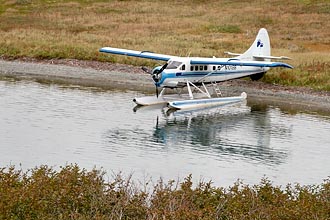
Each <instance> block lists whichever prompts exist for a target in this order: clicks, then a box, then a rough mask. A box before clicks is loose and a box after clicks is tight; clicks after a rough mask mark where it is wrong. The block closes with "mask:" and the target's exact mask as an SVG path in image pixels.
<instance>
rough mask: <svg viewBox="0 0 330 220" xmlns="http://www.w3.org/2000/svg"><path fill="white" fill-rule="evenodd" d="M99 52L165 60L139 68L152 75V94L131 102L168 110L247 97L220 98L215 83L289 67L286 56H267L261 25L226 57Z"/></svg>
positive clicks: (267, 43)
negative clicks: (239, 50)
mask: <svg viewBox="0 0 330 220" xmlns="http://www.w3.org/2000/svg"><path fill="white" fill-rule="evenodd" d="M99 51H100V52H103V53H110V54H115V55H124V56H131V57H139V58H145V59H152V60H157V61H163V62H165V64H163V65H160V66H156V67H155V68H154V69H152V70H149V69H148V68H146V67H142V69H143V70H144V71H145V72H147V73H148V74H150V75H151V77H152V80H153V83H154V85H155V87H156V96H147V97H139V98H134V99H133V101H134V102H135V103H136V104H138V105H141V106H148V105H156V104H167V106H168V107H169V108H170V109H192V108H204V107H211V106H217V105H223V104H228V103H235V102H240V101H242V100H245V99H246V98H247V95H246V93H245V92H242V94H241V95H240V96H233V97H222V95H221V90H220V89H219V86H218V84H219V83H221V82H224V81H227V80H233V79H238V78H243V77H250V78H251V79H252V80H259V79H261V78H262V77H263V76H264V74H265V73H266V72H267V71H268V70H269V69H270V68H274V67H284V68H291V69H292V68H293V67H292V66H291V65H289V64H287V63H284V62H279V60H288V59H290V58H289V57H286V56H271V47H270V40H269V36H268V32H267V30H266V29H265V28H261V29H260V30H259V32H258V34H257V36H256V38H255V40H254V42H253V44H252V45H251V46H250V48H249V49H248V50H247V51H246V52H244V53H242V54H238V53H232V52H225V54H227V55H229V56H230V58H217V57H214V56H213V57H211V58H208V57H189V56H188V57H182V56H173V55H166V54H159V53H153V52H150V51H136V50H128V49H121V48H114V47H103V48H101V49H100V50H99ZM210 86H211V89H210ZM183 88H187V94H186V93H185V94H183V93H182V91H183ZM168 89H171V90H175V91H176V93H174V94H173V92H172V94H167V92H165V90H168ZM159 90H161V91H160V92H159Z"/></svg>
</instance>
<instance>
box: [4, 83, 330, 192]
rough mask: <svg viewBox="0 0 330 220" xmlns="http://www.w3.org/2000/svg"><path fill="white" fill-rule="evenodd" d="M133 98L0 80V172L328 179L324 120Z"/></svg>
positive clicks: (328, 120)
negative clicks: (158, 104)
mask: <svg viewBox="0 0 330 220" xmlns="http://www.w3.org/2000/svg"><path fill="white" fill-rule="evenodd" d="M136 95H141V94H138V93H137V92H122V91H99V90H96V89H92V88H87V89H81V88H64V87H61V86H57V85H41V84H38V83H33V82H24V81H21V82H8V81H0V166H1V167H4V166H8V165H15V166H21V167H22V168H24V169H28V168H33V167H35V166H40V165H42V164H46V165H49V166H54V167H55V168H58V167H60V166H63V165H65V164H70V163H77V164H78V165H79V166H80V167H82V168H87V169H91V168H93V167H96V168H101V167H102V168H103V169H104V170H105V171H107V172H108V173H112V172H114V173H118V172H119V171H122V172H123V173H124V174H126V175H128V174H131V173H133V177H135V178H136V179H139V180H143V179H145V178H152V179H153V180H158V179H159V178H160V177H162V178H164V179H166V180H167V179H175V180H176V179H178V178H180V179H183V178H184V177H186V176H187V175H188V174H190V173H191V174H193V177H194V179H195V180H196V181H197V180H199V179H204V180H206V181H208V180H212V181H213V182H214V183H215V185H217V186H227V185H231V184H232V183H234V182H235V181H236V180H237V179H241V180H243V181H244V183H249V184H254V183H259V182H260V179H261V178H262V177H264V176H266V177H268V178H269V179H271V180H272V181H273V182H274V183H275V184H279V185H286V184H287V183H289V182H290V183H294V182H299V183H301V184H315V183H316V184H318V183H321V182H322V180H323V179H325V178H327V177H328V176H330V158H329V156H330V135H329V133H330V117H329V116H324V115H323V116H321V115H317V114H315V113H308V112H305V113H302V112H299V111H298V112H295V113H290V112H288V111H286V110H285V109H281V108H279V107H277V106H269V105H267V104H264V103H253V104H252V103H249V102H248V103H242V104H238V105H231V106H224V107H221V108H216V109H207V110H203V111H192V112H181V111H177V112H172V113H169V112H167V111H166V109H162V108H150V107H149V108H139V109H135V108H134V107H135V104H134V103H133V102H132V98H133V97H134V96H136Z"/></svg>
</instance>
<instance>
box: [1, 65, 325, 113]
mask: <svg viewBox="0 0 330 220" xmlns="http://www.w3.org/2000/svg"><path fill="white" fill-rule="evenodd" d="M0 76H1V77H10V78H17V79H26V80H35V81H38V82H45V83H61V84H73V85H81V86H91V87H100V88H103V89H124V90H136V91H141V92H145V93H150V92H154V85H153V84H152V82H151V78H150V76H149V75H148V74H145V73H144V72H143V71H142V70H141V68H139V67H136V66H130V65H122V64H112V63H103V62H95V61H80V60H67V59H66V60H34V59H21V60H12V61H8V60H3V59H0ZM221 90H222V92H223V93H224V94H225V95H232V94H236V95H237V94H240V93H241V92H243V91H245V92H246V93H247V94H248V100H249V101H250V102H259V101H263V102H265V103H267V104H272V105H275V106H284V105H285V106H286V108H291V109H295V110H309V111H322V112H330V92H320V91H313V90H311V89H307V88H296V87H285V86H280V85H271V84H265V83H263V82H252V81H249V80H233V81H228V82H224V83H222V84H221Z"/></svg>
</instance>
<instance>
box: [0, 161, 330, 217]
mask: <svg viewBox="0 0 330 220" xmlns="http://www.w3.org/2000/svg"><path fill="white" fill-rule="evenodd" d="M0 198H1V199H0V219H299V220H303V219H308V220H310V219H329V218H330V179H327V180H324V182H323V183H321V184H319V185H308V186H300V185H299V184H296V185H290V184H289V185H287V186H282V187H280V186H273V184H272V183H271V181H270V180H268V179H262V180H261V181H260V183H259V184H257V185H246V184H243V183H242V182H240V181H237V182H236V183H234V184H233V185H232V186H229V187H227V188H223V187H220V188H219V187H214V186H213V185H212V183H211V182H199V183H193V182H192V176H191V175H189V176H187V177H186V178H185V179H184V180H183V181H181V182H180V181H174V180H170V181H166V182H165V181H163V180H159V181H157V182H156V183H152V182H151V181H146V182H145V183H143V184H142V183H139V184H136V183H135V182H134V181H132V179H131V177H126V178H124V177H123V176H122V175H121V174H117V175H113V176H112V177H109V176H107V175H106V173H104V172H103V171H102V170H97V169H93V170H91V171H87V170H85V169H80V168H79V167H78V166H77V165H67V166H64V167H61V168H59V169H57V170H55V169H54V168H51V167H47V166H40V167H37V168H34V169H31V170H28V171H22V170H21V169H15V167H13V166H10V167H5V168H0Z"/></svg>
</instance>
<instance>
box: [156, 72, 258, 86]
mask: <svg viewBox="0 0 330 220" xmlns="http://www.w3.org/2000/svg"><path fill="white" fill-rule="evenodd" d="M254 72H255V73H257V71H256V70H249V71H222V72H214V73H212V74H211V75H210V76H209V77H211V76H219V75H231V74H240V73H254ZM260 72H262V71H260ZM179 73H181V75H180V76H177V73H166V72H165V71H163V72H162V78H161V80H160V81H159V82H157V83H155V85H156V86H157V87H160V86H161V85H162V84H163V83H164V81H165V80H166V79H174V78H188V77H196V78H202V77H203V76H206V75H207V74H209V73H210V72H179Z"/></svg>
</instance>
